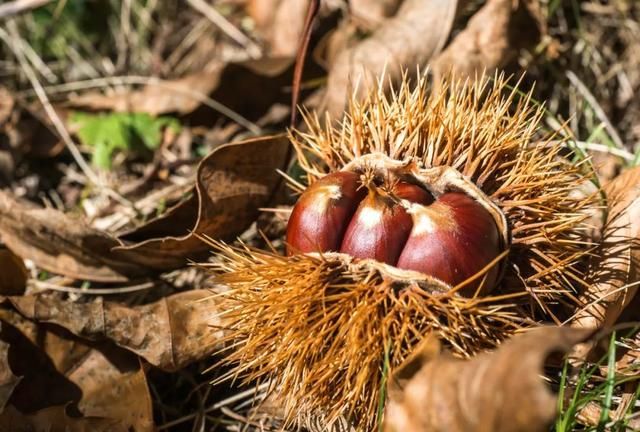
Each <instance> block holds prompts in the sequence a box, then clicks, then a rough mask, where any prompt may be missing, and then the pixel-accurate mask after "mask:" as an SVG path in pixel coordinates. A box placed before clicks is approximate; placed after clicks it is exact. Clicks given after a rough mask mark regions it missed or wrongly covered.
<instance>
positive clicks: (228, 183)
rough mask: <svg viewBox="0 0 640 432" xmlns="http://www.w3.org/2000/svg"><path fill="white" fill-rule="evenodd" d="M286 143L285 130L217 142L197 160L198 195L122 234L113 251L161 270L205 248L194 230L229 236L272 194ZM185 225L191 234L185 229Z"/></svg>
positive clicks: (238, 231)
mask: <svg viewBox="0 0 640 432" xmlns="http://www.w3.org/2000/svg"><path fill="white" fill-rule="evenodd" d="M289 145H290V144H289V141H288V140H287V139H286V137H285V136H283V135H276V136H270V137H260V138H254V139H250V140H246V141H242V142H238V143H232V144H227V145H224V146H221V147H218V148H217V149H216V150H214V151H213V152H212V153H211V154H210V155H209V156H207V157H206V158H204V159H203V160H202V162H200V165H199V166H198V173H197V178H196V188H195V189H196V193H197V200H196V199H190V200H187V201H186V202H185V203H183V204H182V205H180V206H179V207H177V208H175V209H173V210H172V211H171V212H169V213H168V214H167V215H166V216H165V217H162V218H159V219H157V220H154V221H152V222H150V223H149V224H147V225H144V226H143V227H141V228H139V229H137V230H135V231H133V232H131V233H128V234H126V235H124V236H122V237H121V240H122V241H124V242H127V243H128V245H126V246H121V247H118V248H116V252H119V253H120V254H121V255H122V256H124V257H131V259H132V260H139V261H140V262H141V263H143V264H144V265H147V266H151V267H153V268H155V269H158V270H162V269H167V268H175V267H178V266H180V265H184V262H185V258H186V257H189V258H193V259H196V258H197V257H198V256H200V255H202V254H203V253H207V252H208V246H207V245H206V244H205V243H203V242H202V241H201V240H200V239H199V238H198V237H197V236H196V235H194V234H193V233H197V234H202V235H206V236H209V237H211V238H216V239H226V240H232V239H234V238H235V237H236V236H237V235H239V234H241V233H242V232H243V231H244V230H246V229H247V228H248V227H249V226H250V225H251V223H253V222H254V221H255V219H256V218H257V217H258V214H259V208H261V207H264V206H266V205H267V203H268V202H269V200H270V199H271V197H272V194H273V191H274V189H275V188H276V187H277V185H278V183H279V181H280V177H279V175H278V173H277V172H276V169H277V168H281V167H283V166H284V164H285V159H286V157H287V150H288V148H289ZM187 230H189V231H191V232H192V234H188V235H184V233H185V232H186V231H187ZM133 242H136V243H134V244H132V243H133Z"/></svg>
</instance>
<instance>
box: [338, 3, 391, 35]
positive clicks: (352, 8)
mask: <svg viewBox="0 0 640 432" xmlns="http://www.w3.org/2000/svg"><path fill="white" fill-rule="evenodd" d="M401 3H402V2H401V1H400V0H351V1H350V2H349V12H350V13H351V15H352V17H353V19H354V20H355V21H356V22H357V23H358V24H359V25H360V26H362V27H364V28H365V29H369V30H372V29H375V28H377V27H378V26H380V25H381V24H382V23H383V22H384V21H385V20H386V19H388V18H389V17H391V16H393V15H394V14H395V13H396V12H397V11H398V7H399V6H400V4H401Z"/></svg>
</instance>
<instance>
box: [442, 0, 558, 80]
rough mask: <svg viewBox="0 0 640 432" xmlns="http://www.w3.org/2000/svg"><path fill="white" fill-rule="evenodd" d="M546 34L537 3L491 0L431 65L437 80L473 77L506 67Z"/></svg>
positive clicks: (529, 0) (534, 0)
mask: <svg viewBox="0 0 640 432" xmlns="http://www.w3.org/2000/svg"><path fill="white" fill-rule="evenodd" d="M545 31H546V29H545V27H544V20H543V19H542V15H541V13H540V10H539V4H538V0H517V1H513V0H489V1H487V3H486V4H485V5H484V6H483V7H482V8H481V9H480V10H479V11H478V12H476V14H475V15H474V16H473V17H471V19H470V20H469V23H468V25H467V27H466V28H465V29H464V30H463V31H462V32H460V34H458V35H457V36H456V37H455V39H453V41H452V42H451V43H450V44H449V46H447V48H446V49H445V50H444V51H443V52H442V53H441V54H440V55H439V56H438V57H437V58H435V59H434V61H433V62H432V63H431V67H432V70H433V73H434V74H435V76H436V78H440V77H442V76H445V75H447V74H449V73H450V72H453V73H454V74H457V75H460V76H469V77H473V76H474V75H475V74H479V73H482V72H483V71H486V72H488V73H492V72H493V71H495V70H496V69H498V68H501V67H504V66H506V65H507V64H508V63H509V62H510V61H512V60H513V59H514V58H515V57H516V55H517V54H518V52H519V51H520V50H521V49H529V48H531V47H533V46H534V45H535V44H536V43H537V42H538V41H539V40H540V38H541V36H542V34H543V33H544V32H545Z"/></svg>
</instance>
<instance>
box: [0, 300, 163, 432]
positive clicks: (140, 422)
mask: <svg viewBox="0 0 640 432" xmlns="http://www.w3.org/2000/svg"><path fill="white" fill-rule="evenodd" d="M0 320H2V333H1V334H0V337H1V339H2V340H3V341H5V343H8V345H9V351H8V354H9V355H8V360H9V361H8V362H7V366H8V367H9V368H10V370H11V371H12V373H14V374H16V375H19V376H21V380H20V382H19V383H18V385H17V386H15V388H14V390H13V392H12V394H11V395H10V398H9V399H8V401H9V403H10V406H11V408H13V410H9V411H5V413H3V414H2V415H0V427H1V426H2V425H6V424H11V423H10V422H11V421H13V420H12V419H13V418H14V417H15V415H16V413H15V412H13V411H15V410H17V411H19V412H21V413H35V414H34V416H35V417H34V418H35V419H38V418H39V417H38V416H39V412H40V411H41V410H45V409H47V408H49V407H60V406H68V410H69V411H70V412H73V413H76V414H81V415H83V416H86V417H103V418H104V419H109V420H108V421H107V420H105V421H106V422H107V423H106V424H109V425H115V424H121V425H122V426H123V427H125V426H126V427H131V428H132V430H134V431H136V432H147V431H151V430H153V420H152V408H151V397H150V394H149V390H148V387H147V381H146V377H145V373H144V369H143V368H142V367H141V365H140V361H139V359H138V358H137V357H136V356H135V355H133V354H131V353H129V352H127V351H125V350H123V349H120V348H118V347H116V346H114V345H113V344H93V345H89V344H87V343H86V342H85V341H82V340H79V339H78V338H76V337H75V336H73V335H71V334H70V333H68V332H66V331H64V330H62V329H60V328H58V327H55V326H49V325H40V324H37V323H34V322H31V321H29V320H26V319H25V318H23V317H22V316H20V315H19V314H18V313H16V312H14V311H12V310H10V309H7V308H2V309H0ZM45 389H46V390H45ZM7 413H9V414H7ZM60 413H61V414H62V413H64V409H62V411H61V412H60ZM46 418H47V417H45V419H46ZM74 421H75V420H72V419H68V418H67V417H66V415H65V416H60V417H59V418H57V419H56V420H55V423H53V424H52V426H55V427H58V428H62V429H59V430H64V429H63V427H64V426H65V425H67V422H68V426H69V427H72V426H73V425H74V424H75V423H74ZM43 424H45V423H43ZM97 424H101V423H97ZM47 430H48V429H47ZM70 430H75V429H70ZM125 430H129V429H125Z"/></svg>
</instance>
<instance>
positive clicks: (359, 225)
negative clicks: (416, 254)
mask: <svg viewBox="0 0 640 432" xmlns="http://www.w3.org/2000/svg"><path fill="white" fill-rule="evenodd" d="M411 226H412V220H411V216H410V215H409V213H407V211H406V210H405V209H404V207H402V205H401V204H400V203H399V202H397V201H396V200H394V199H392V198H390V197H389V196H383V195H381V194H380V193H379V192H378V191H377V190H376V189H375V188H372V189H371V190H370V191H369V194H368V195H367V197H366V198H365V199H364V200H363V201H362V202H361V203H360V205H359V206H358V209H357V210H356V212H355V214H354V215H353V218H352V219H351V222H350V223H349V226H348V227H347V231H346V232H345V235H344V239H343V240H342V246H341V247H340V252H342V253H346V254H348V255H351V256H352V257H354V258H371V259H375V260H377V261H380V262H384V263H387V264H391V265H395V263H396V261H397V260H398V257H399V256H400V252H402V247H403V246H404V244H405V242H406V241H407V237H409V232H410V231H411Z"/></svg>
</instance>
